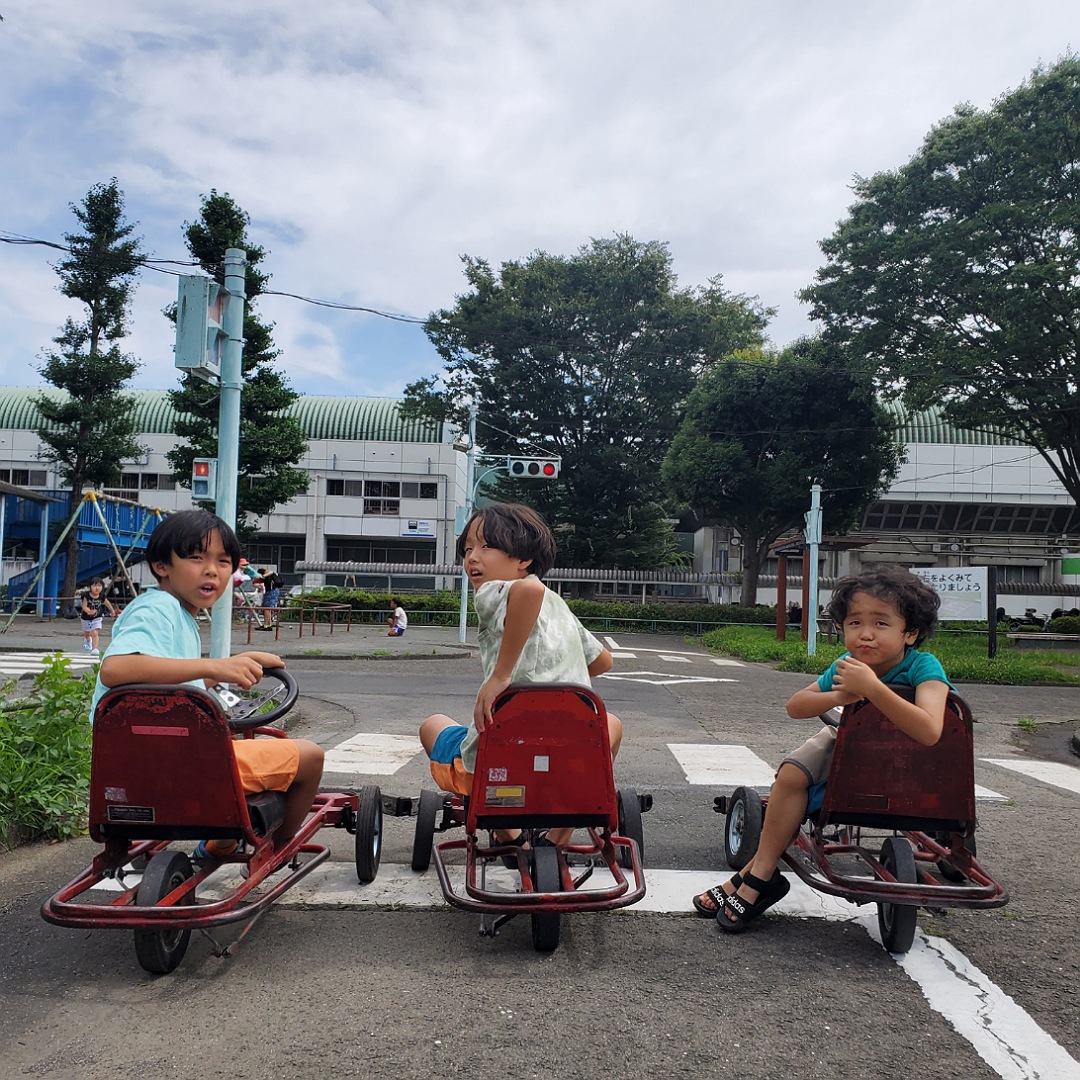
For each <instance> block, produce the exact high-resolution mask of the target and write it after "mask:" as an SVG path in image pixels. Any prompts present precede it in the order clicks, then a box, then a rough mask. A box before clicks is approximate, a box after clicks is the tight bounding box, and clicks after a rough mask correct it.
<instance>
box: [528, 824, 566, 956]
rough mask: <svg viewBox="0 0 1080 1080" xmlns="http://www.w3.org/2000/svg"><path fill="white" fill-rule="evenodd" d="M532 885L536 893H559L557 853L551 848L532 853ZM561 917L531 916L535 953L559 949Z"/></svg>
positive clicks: (557, 915) (547, 915) (543, 848)
mask: <svg viewBox="0 0 1080 1080" xmlns="http://www.w3.org/2000/svg"><path fill="white" fill-rule="evenodd" d="M532 863H533V885H535V887H536V891H537V892H541V893H551V892H559V891H560V889H561V888H562V881H561V878H560V875H559V853H558V851H557V850H556V849H555V848H553V847H546V846H545V847H538V848H536V849H535V850H534V851H533V859H532ZM561 919H562V916H561V915H559V913H558V912H556V913H555V914H554V915H549V914H546V913H545V914H542V915H533V916H532V941H533V948H534V949H535V950H536V951H537V952H554V951H555V950H556V949H557V948H558V947H559V932H560V930H561V929H562V927H561V925H560V920H561Z"/></svg>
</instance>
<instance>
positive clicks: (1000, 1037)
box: [868, 918, 1080, 1080]
mask: <svg viewBox="0 0 1080 1080" xmlns="http://www.w3.org/2000/svg"><path fill="white" fill-rule="evenodd" d="M868 929H870V927H868ZM871 937H874V938H877V920H876V918H875V919H874V920H873V928H872V930H871ZM893 959H894V960H896V962H897V963H898V964H899V965H900V966H901V967H902V968H903V969H904V971H905V973H906V974H907V975H909V976H910V977H911V979H912V981H913V982H915V983H916V984H917V985H918V987H919V989H920V990H922V992H923V995H924V996H925V998H926V1000H927V1001H928V1002H929V1003H930V1007H931V1008H932V1009H934V1011H935V1012H938V1013H940V1014H941V1015H942V1016H944V1017H945V1019H946V1020H948V1021H949V1023H950V1024H952V1026H953V1027H954V1028H955V1029H956V1030H957V1031H958V1032H959V1033H960V1034H961V1035H962V1036H963V1037H964V1038H965V1039H967V1041H968V1042H969V1043H971V1045H972V1046H974V1047H975V1050H976V1052H977V1053H978V1055H979V1057H981V1058H982V1059H983V1061H985V1062H986V1064H987V1065H989V1066H990V1068H991V1069H993V1070H994V1072H996V1073H997V1074H998V1076H1001V1077H1003V1078H1004V1080H1039V1078H1042V1080H1049V1078H1051V1077H1053V1078H1057V1077H1066V1076H1080V1062H1078V1061H1077V1060H1076V1059H1075V1058H1074V1057H1072V1056H1071V1055H1069V1054H1068V1053H1067V1052H1066V1050H1065V1048H1064V1047H1063V1046H1061V1045H1060V1044H1059V1043H1057V1042H1055V1041H1054V1039H1052V1038H1051V1037H1050V1035H1048V1034H1047V1033H1046V1032H1045V1031H1043V1029H1042V1028H1041V1027H1039V1025H1038V1024H1036V1023H1035V1021H1034V1020H1033V1019H1032V1018H1031V1017H1030V1016H1029V1015H1028V1014H1027V1013H1026V1012H1024V1010H1023V1009H1022V1008H1020V1006H1019V1005H1017V1004H1016V1002H1015V1001H1014V1000H1013V999H1012V998H1011V997H1010V996H1009V995H1008V994H1006V993H1005V992H1004V991H1003V990H1002V989H1001V988H1000V987H999V986H997V985H996V984H995V983H993V982H992V981H991V980H990V979H989V978H988V977H987V976H986V975H984V974H983V972H981V971H980V970H979V969H978V968H977V967H975V965H974V964H972V963H971V961H970V960H968V958H967V957H966V956H964V954H963V953H961V952H959V951H958V950H957V949H956V948H954V947H953V946H952V945H951V944H950V943H949V942H948V941H946V940H945V939H944V938H939V937H928V936H927V935H926V934H924V933H923V932H922V931H921V930H920V931H919V932H918V934H917V935H916V937H915V944H914V945H913V946H912V947H911V951H910V952H909V953H907V954H906V955H905V956H896V957H894V958H893Z"/></svg>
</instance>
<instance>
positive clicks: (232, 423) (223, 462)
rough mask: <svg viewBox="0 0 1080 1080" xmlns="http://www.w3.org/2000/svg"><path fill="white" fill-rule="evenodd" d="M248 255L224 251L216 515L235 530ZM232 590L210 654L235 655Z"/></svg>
mask: <svg viewBox="0 0 1080 1080" xmlns="http://www.w3.org/2000/svg"><path fill="white" fill-rule="evenodd" d="M246 267H247V252H246V251H243V250H242V249H241V248H229V249H228V251H226V252H225V295H226V300H225V305H224V306H225V311H224V314H223V317H222V320H221V329H222V330H223V331H224V332H225V334H226V335H227V336H226V341H225V348H224V350H223V351H222V355H221V397H220V401H219V404H218V453H217V460H218V468H217V505H216V510H217V515H218V517H220V518H221V519H222V520H223V521H225V522H226V523H227V524H228V525H230V526H231V527H232V528H234V529H235V528H236V482H237V476H238V474H239V471H240V391H241V387H242V379H243V370H244V366H243V357H244V300H245V299H246V296H245V293H244V273H245V269H246ZM232 608H233V595H232V587H231V583H230V587H229V588H228V589H226V591H225V594H224V595H223V596H222V597H221V599H220V600H218V602H217V603H216V604H215V605H214V610H213V613H212V618H211V623H210V655H211V656H214V657H220V656H228V655H229V654H230V652H232V638H231V635H232V615H233V612H232Z"/></svg>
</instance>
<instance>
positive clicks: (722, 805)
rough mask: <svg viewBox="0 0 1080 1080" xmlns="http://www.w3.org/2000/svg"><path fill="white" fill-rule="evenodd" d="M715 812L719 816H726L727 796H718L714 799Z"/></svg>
mask: <svg viewBox="0 0 1080 1080" xmlns="http://www.w3.org/2000/svg"><path fill="white" fill-rule="evenodd" d="M713 810H714V812H715V813H717V814H726V813H727V796H726V795H717V796H716V798H715V799H713Z"/></svg>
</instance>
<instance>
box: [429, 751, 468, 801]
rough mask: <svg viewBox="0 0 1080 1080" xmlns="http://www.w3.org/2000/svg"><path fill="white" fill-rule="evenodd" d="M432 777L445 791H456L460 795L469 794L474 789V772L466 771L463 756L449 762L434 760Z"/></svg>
mask: <svg viewBox="0 0 1080 1080" xmlns="http://www.w3.org/2000/svg"><path fill="white" fill-rule="evenodd" d="M430 764H431V778H432V780H434V781H435V783H436V784H438V785H439V787H440V788H441V789H442V790H443V791H456V792H457V793H458V794H459V795H468V794H469V792H470V791H472V779H473V774H472V773H471V772H466V771H465V766H464V765H463V764H462V763H461V758H459V757H457V758H454V760H453V761H451V762H450V763H449V764H447V763H446V762H444V761H432V762H431V763H430Z"/></svg>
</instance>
